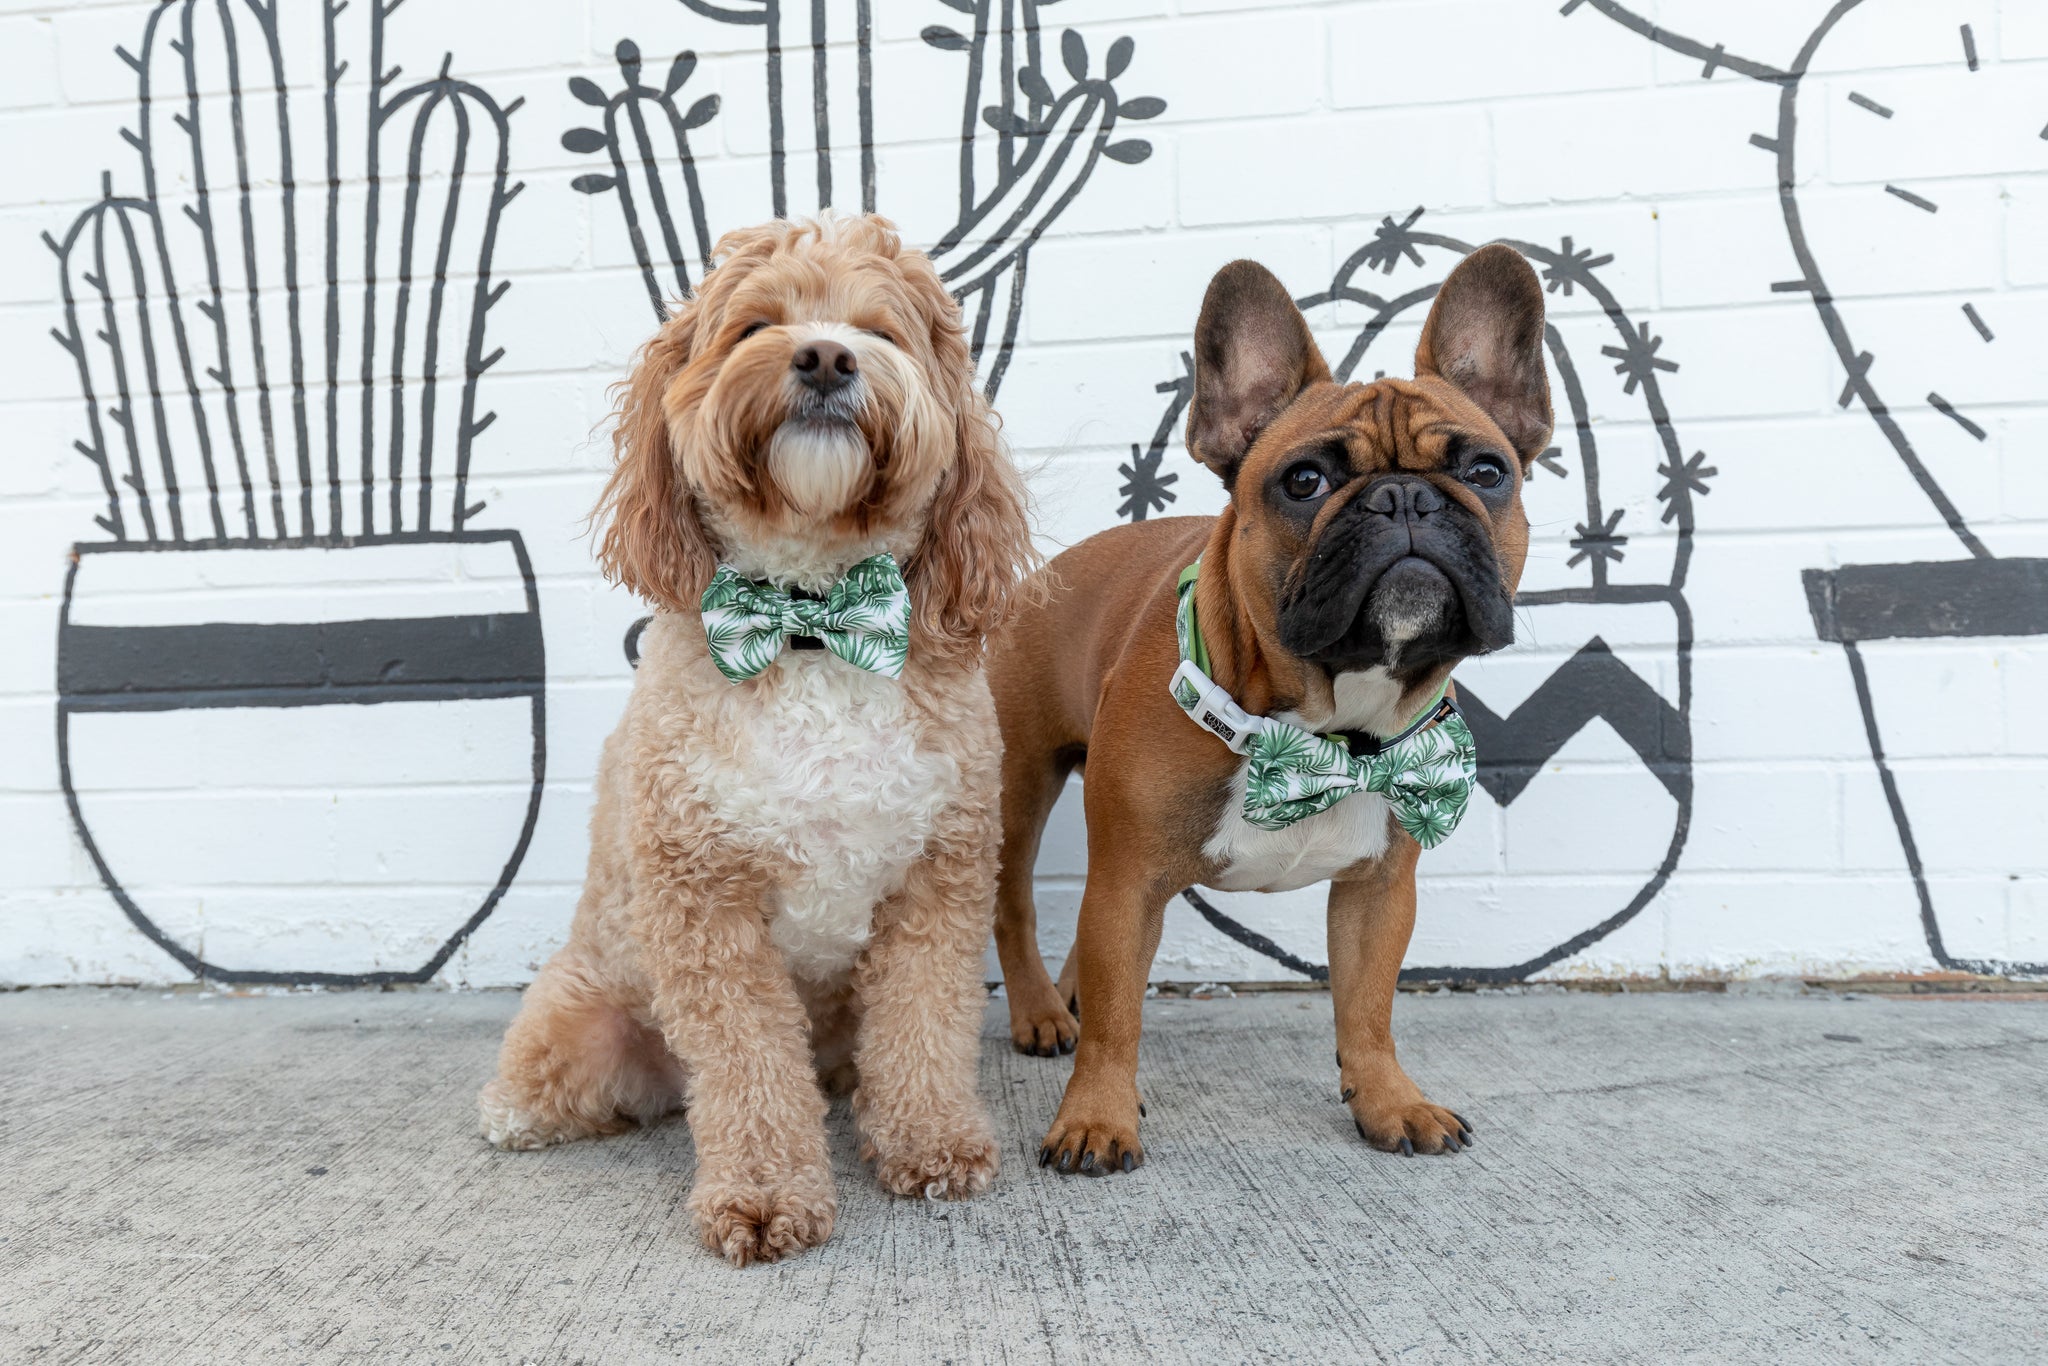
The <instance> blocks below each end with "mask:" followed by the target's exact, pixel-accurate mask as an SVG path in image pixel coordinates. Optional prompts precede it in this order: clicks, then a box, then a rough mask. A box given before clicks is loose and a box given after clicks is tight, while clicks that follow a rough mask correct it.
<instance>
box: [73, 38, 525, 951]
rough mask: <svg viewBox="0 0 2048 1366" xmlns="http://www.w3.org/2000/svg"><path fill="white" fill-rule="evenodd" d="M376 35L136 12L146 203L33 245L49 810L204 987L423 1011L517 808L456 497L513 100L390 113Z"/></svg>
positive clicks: (430, 104)
mask: <svg viewBox="0 0 2048 1366" xmlns="http://www.w3.org/2000/svg"><path fill="white" fill-rule="evenodd" d="M397 8H398V3H397V0H368V3H366V4H361V3H359V4H353V5H352V4H350V3H348V0H327V3H322V4H318V5H310V4H309V5H304V6H280V5H274V4H264V3H260V0H220V2H219V3H208V2H207V0H166V2H165V3H162V4H159V5H157V6H156V7H155V8H154V9H152V10H151V12H150V14H149V17H148V19H147V21H146V24H145V27H144V30H143V34H142V38H141V41H140V43H139V45H138V48H137V52H136V53H134V54H131V53H130V52H129V51H128V50H127V49H126V48H117V49H116V51H117V53H118V54H119V56H120V58H121V60H123V61H124V62H125V63H126V64H127V65H128V66H129V68H131V69H132V70H133V72H134V73H135V78H136V82H137V104H136V111H135V118H134V126H133V127H131V128H127V129H124V130H123V138H124V140H125V141H126V142H127V143H128V145H129V146H130V147H132V148H133V149H134V150H135V152H136V153H137V158H138V166H137V171H138V172H139V177H140V182H141V192H140V193H139V194H118V193H116V190H115V177H114V175H113V173H111V172H109V173H106V174H105V175H104V176H103V179H102V195H101V199H100V202H99V203H97V204H95V205H93V206H92V207H91V208H89V209H87V210H86V211H85V212H84V213H82V214H81V215H79V217H78V218H77V219H76V221H75V222H74V223H73V224H72V225H71V227H70V228H69V230H68V231H67V232H66V233H65V234H64V235H63V237H62V238H61V239H59V238H57V237H55V236H47V237H46V239H45V240H46V241H47V242H48V244H49V246H50V248H51V250H52V251H53V252H55V254H56V256H57V262H58V273H59V279H60V281H61V286H62V291H63V300H64V323H63V326H62V327H60V328H57V329H54V335H55V337H56V340H57V342H58V344H59V345H60V346H62V347H63V348H64V350H65V351H66V353H67V354H68V355H69V356H70V357H71V359H72V361H73V363H74V364H75V367H76V371H77V377H78V384H79V393H80V397H81V399H82V400H83V406H84V417H85V434H84V437H83V439H81V440H80V441H78V443H77V448H78V451H79V453H80V454H81V455H82V456H84V457H85V459H86V460H88V461H89V462H90V463H91V464H92V465H93V466H94V468H95V469H96V471H97V473H98V475H99V480H100V484H101V488H102V489H103V491H104V493H105V510H104V512H102V513H101V514H100V515H98V516H97V517H96V518H95V520H96V521H97V522H98V524H99V526H100V528H101V529H102V530H103V531H104V533H105V534H106V537H107V539H106V540H105V541H101V542H87V543H82V544H80V545H79V546H77V548H76V553H75V554H74V556H73V560H72V567H71V570H70V573H69V575H68V577H67V579H66V583H65V596H64V610H63V617H62V626H61V628H60V636H59V642H58V707H57V727H58V741H59V750H60V756H61V759H62V764H63V782H64V788H65V792H66V794H67V797H68V799H69V801H70V804H71V811H72V815H73V817H74V820H75V821H76V823H77V826H78V832H79V836H80V838H81V839H82V840H83V841H84V844H85V847H86V850H87V852H88V853H89V854H90V856H91V858H92V860H93V862H94V864H95V865H96V866H97V868H98V870H99V872H100V875H101V877H102V879H103V880H104V881H105V883H106V886H107V888H108V890H109V891H110V892H111V893H112V894H113V896H114V898H115V900H116V901H117V902H118V903H119V905H120V906H121V908H122V910H123V911H125V912H126V913H127V915H128V916H129V918H130V919H131V920H132V921H133V922H134V923H135V924H136V926H137V927H138V928H140V929H141V930H142V931H143V932H144V933H145V934H147V935H148V936H149V937H150V938H151V939H152V940H154V941H155V942H156V943H157V944H159V945H161V946H162V947H163V948H164V949H165V950H166V951H167V952H169V953H170V954H171V955H172V956H173V957H175V958H176V959H177V960H178V961H179V962H180V963H182V964H183V965H184V966H185V967H186V968H188V969H190V970H191V971H193V972H196V973H200V974H202V975H205V976H207V977H210V978H214V979H218V980H224V981H258V982H261V981H277V982H385V981H398V980H423V979H425V978H427V977H430V976H432V975H433V974H434V973H435V972H436V971H438V970H439V969H440V967H441V966H442V965H443V964H444V963H445V962H446V961H447V960H448V958H449V956H450V955H451V954H452V953H453V952H454V951H455V949H456V947H457V946H458V945H459V944H460V943H461V941H462V939H463V938H464V937H465V936H466V935H467V934H468V933H469V932H470V930H472V929H474V928H475V927H476V925H477V924H478V923H480V922H481V920H482V919H483V918H484V917H485V916H486V915H488V914H489V913H490V912H491V910H492V908H493V907H494V906H495V905H496V904H497V902H498V899H499V898H500V897H501V896H503V894H504V892H505V889H506V886H507V884H508V883H509V881H510V880H511V878H512V876H513V874H514V872H515V871H516V869H517V868H518V865H519V861H520V858H521V857H522V856H523V854H524V852H525V850H526V846H527V843H528V840H529V838H530V837H531V833H532V829H533V821H534V816H535V812H536V809H537V804H538V802H539V800H540V792H541V764H542V760H543V747H542V746H543V735H544V731H543V728H542V709H543V683H544V670H543V662H544V661H543V652H542V640H541V631H540V624H539V617H538V609H537V602H536V595H535V590H534V583H533V573H532V569H531V566H530V565H529V564H528V562H527V558H526V552H525V548H524V545H523V543H522V542H521V540H520V538H519V536H518V534H517V533H516V532H512V531H509V530H484V529H481V528H479V527H478V526H477V525H476V523H475V518H476V515H477V514H478V513H479V512H480V511H481V510H482V509H483V507H484V504H483V502H482V501H480V500H479V501H472V489H471V487H470V474H471V469H470V457H471V454H472V451H473V449H474V445H475V442H476V438H477V437H478V436H479V435H480V434H481V433H482V432H484V431H485V430H486V429H487V428H488V427H490V425H491V423H492V420H493V417H494V414H492V413H491V412H489V411H485V410H483V407H482V404H481V402H480V400H481V398H482V397H483V396H484V393H485V391H484V390H483V388H482V386H481V382H482V380H483V378H484V376H485V374H486V372H487V371H489V370H490V369H491V367H492V366H493V365H495V364H496V363H497V361H498V360H499V359H500V358H501V356H502V354H503V353H502V351H500V350H493V349H490V348H489V346H488V344H487V341H486V332H487V325H488V321H489V316H490V313H491V310H492V309H493V308H494V307H496V306H497V304H498V303H499V301H500V300H501V299H502V298H503V296H504V293H505V290H506V284H505V282H503V281H496V280H494V279H493V278H492V274H491V260H492V254H493V251H494V248H495V244H496V241H497V233H498V226H499V222H500V218H501V216H502V214H503V211H504V209H505V207H506V205H507V204H509V203H510V202H511V200H512V199H513V197H514V196H515V195H517V193H518V192H519V189H520V187H519V186H518V185H516V184H508V183H507V164H508V161H507V156H508V152H507V136H508V123H507V120H508V117H509V115H510V114H511V112H512V111H513V109H515V108H516V107H517V103H518V102H517V101H514V102H513V103H512V104H511V105H507V106H503V107H501V106H499V105H498V104H497V103H496V101H494V100H493V99H492V98H491V97H490V95H489V94H488V93H486V92H485V91H483V90H481V89H479V88H478V87H476V86H474V85H471V84H469V83H468V82H465V81H463V80H460V79H459V78H456V77H454V76H452V75H450V71H449V68H450V63H451V61H452V58H444V59H443V61H442V64H441V68H440V71H439V73H438V74H437V75H435V76H432V77H430V78H428V79H426V80H422V81H418V82H415V83H413V84H410V85H405V86H400V85H399V84H397V81H398V77H399V75H400V71H401V67H400V65H399V64H398V63H396V62H395V61H393V60H392V58H391V55H390V52H389V50H388V47H387V32H386V28H387V23H386V21H387V20H388V19H389V17H390V16H391V14H392V13H393V12H394V11H395V10H396V9H397ZM288 55H289V59H288ZM351 71H353V72H354V76H353V78H351V77H350V72H351Z"/></svg>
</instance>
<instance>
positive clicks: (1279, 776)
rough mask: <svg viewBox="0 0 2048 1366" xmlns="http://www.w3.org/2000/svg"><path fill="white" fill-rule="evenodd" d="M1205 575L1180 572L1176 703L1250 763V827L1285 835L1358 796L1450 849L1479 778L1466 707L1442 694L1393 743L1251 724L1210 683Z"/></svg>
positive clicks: (1255, 719) (1258, 720)
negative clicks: (1368, 795)
mask: <svg viewBox="0 0 2048 1366" xmlns="http://www.w3.org/2000/svg"><path fill="white" fill-rule="evenodd" d="M1200 568H1201V561H1199V560H1197V561H1196V562H1195V563H1194V564H1191V565H1189V566H1188V567H1187V568H1186V569H1184V570H1182V571H1181V576H1180V605H1179V608H1178V611H1177V614H1176V617H1175V626H1176V628H1177V630H1178V632H1179V635H1180V654H1181V663H1180V668H1179V669H1177V670H1175V671H1174V675H1173V700H1174V701H1175V702H1178V703H1179V704H1180V707H1181V710H1183V711H1185V712H1186V713H1187V714H1188V715H1189V716H1190V717H1192V718H1193V719H1194V721H1195V724H1197V725H1199V726H1201V727H1202V728H1203V729H1204V730H1207V731H1209V732H1210V733H1212V734H1214V735H1215V736H1216V737H1217V738H1218V739H1220V740H1222V741H1223V743H1224V744H1226V745H1228V746H1230V749H1231V751H1232V752H1233V753H1236V754H1242V755H1244V756H1246V771H1245V789H1244V819H1245V821H1246V823H1247V824H1250V825H1255V826H1258V827H1259V828H1260V829H1262V830H1284V829H1286V828H1287V827H1288V826H1290V825H1292V824H1294V823H1295V822H1296V821H1298V820H1303V819H1305V818H1307V817H1309V816H1313V815H1315V814H1316V813H1317V812H1319V811H1327V810H1329V809H1330V808H1331V807H1332V806H1335V805H1336V804H1337V803H1338V802H1340V801H1342V800H1344V798H1346V797H1348V796H1350V795H1351V794H1352V793H1354V792H1377V793H1379V794H1380V795H1381V796H1383V797H1385V798H1386V799H1387V805H1388V806H1389V807H1390V808H1392V810H1393V813H1394V819H1395V820H1396V821H1397V822H1399V824H1400V826H1401V828H1402V829H1403V830H1406V831H1407V832H1408V833H1409V834H1410V835H1411V836H1413V837H1414V840H1415V842H1416V843H1417V844H1419V845H1421V846H1422V847H1423V848H1425V849H1433V848H1435V847H1436V846H1437V845H1439V844H1441V843H1443V841H1444V840H1445V839H1446V838H1447V837H1448V836H1449V835H1450V833H1451V831H1453V830H1455V829H1457V828H1458V822H1459V821H1460V820H1461V819H1463V817H1464V815H1465V808H1466V806H1467V805H1469V804H1470V802H1471V798H1472V785H1473V783H1474V782H1476V781H1477V780H1478V776H1479V755H1478V751H1477V750H1476V749H1475V748H1474V746H1473V743H1472V731H1471V729H1470V728H1469V727H1468V726H1467V725H1466V724H1465V717H1464V714H1463V713H1462V712H1460V711H1459V710H1458V704H1457V703H1456V702H1453V701H1452V700H1451V699H1450V698H1449V697H1447V696H1445V695H1444V694H1443V693H1442V692H1438V694H1437V695H1436V697H1435V699H1434V700H1432V701H1431V702H1430V704H1429V705H1428V706H1426V707H1424V708H1423V709H1422V713H1421V715H1419V716H1417V717H1416V718H1415V720H1414V721H1413V722H1411V723H1410V724H1409V726H1408V728H1407V729H1405V730H1403V731H1402V732H1401V733H1400V734H1399V735H1396V736H1394V737H1393V738H1392V739H1389V740H1380V739H1376V738H1374V737H1371V736H1343V735H1317V734H1315V733H1313V732H1311V731H1306V730H1303V729H1302V728H1301V727H1299V726H1292V725H1289V724H1287V723H1286V722H1285V721H1275V720H1272V719H1270V718H1269V717H1264V716H1253V715H1252V714H1250V713H1249V712H1247V711H1245V710H1244V709H1243V708H1242V707H1240V706H1238V705H1237V701H1236V699H1234V698H1233V697H1231V695H1230V694H1229V693H1227V692H1225V691H1224V690H1223V689H1222V688H1220V687H1218V686H1217V685H1216V683H1215V681H1214V680H1212V679H1211V678H1210V677H1209V673H1208V664H1209V658H1208V656H1209V651H1208V649H1207V647H1206V646H1204V645H1203V643H1202V632H1201V628H1200V626H1199V625H1198V624H1197V623H1196V621H1195V594H1194V585H1195V575H1196V571H1198V570H1199V569H1200ZM1447 686H1448V685H1447Z"/></svg>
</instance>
